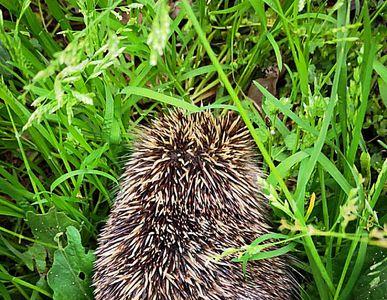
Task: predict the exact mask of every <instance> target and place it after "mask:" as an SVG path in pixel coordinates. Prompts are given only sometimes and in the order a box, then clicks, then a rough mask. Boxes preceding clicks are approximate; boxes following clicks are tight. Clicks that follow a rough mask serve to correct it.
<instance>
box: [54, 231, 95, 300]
mask: <svg viewBox="0 0 387 300" xmlns="http://www.w3.org/2000/svg"><path fill="white" fill-rule="evenodd" d="M66 235H67V242H68V244H67V246H66V247H65V248H64V249H59V250H56V251H55V254H54V263H53V265H52V268H51V269H50V271H49V272H48V274H47V278H48V285H49V286H50V287H51V288H52V290H53V291H54V299H55V300H69V299H77V300H85V299H93V293H92V289H91V276H92V270H93V262H94V254H93V253H92V252H91V251H90V250H89V251H88V252H85V248H84V247H83V246H82V241H81V235H80V234H79V232H78V230H77V229H76V228H75V227H74V226H69V227H68V228H67V231H66Z"/></svg>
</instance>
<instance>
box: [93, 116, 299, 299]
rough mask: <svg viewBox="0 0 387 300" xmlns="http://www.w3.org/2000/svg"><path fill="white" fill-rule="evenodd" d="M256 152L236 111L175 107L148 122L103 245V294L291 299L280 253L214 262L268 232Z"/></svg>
mask: <svg viewBox="0 0 387 300" xmlns="http://www.w3.org/2000/svg"><path fill="white" fill-rule="evenodd" d="M255 159H256V151H255V148H254V144H253V142H252V140H251V138H250V136H249V133H248V130H247V129H246V127H245V126H244V124H243V123H242V122H241V121H240V120H239V117H238V116H236V114H233V113H229V114H225V115H223V116H221V117H214V116H213V115H212V114H211V113H210V112H208V111H205V112H200V113H194V114H186V113H184V112H183V111H181V110H174V111H172V112H171V113H170V114H166V115H162V116H160V117H159V118H157V119H155V120H154V121H153V122H152V123H151V125H150V126H149V127H142V129H141V131H140V132H139V133H138V137H137V139H136V141H135V143H134V147H133V153H132V154H131V158H130V159H129V160H128V161H127V163H126V165H125V172H124V174H123V176H122V178H121V186H120V191H119V193H118V195H117V200H116V202H115V204H114V207H113V209H112V212H111V215H110V218H109V220H108V222H107V224H106V226H105V227H104V229H103V230H102V233H101V235H100V238H99V246H98V249H97V251H96V255H97V261H96V264H95V275H94V286H95V296H96V300H100V299H113V300H115V299H158V300H167V299H168V300H169V299H170V300H175V299H176V300H177V299H210V300H213V299H274V298H275V299H289V298H290V297H291V296H292V294H293V291H294V286H295V284H294V280H293V278H292V276H291V274H290V273H289V268H288V266H287V263H286V262H285V261H283V258H281V257H278V258H273V259H271V260H268V261H266V260H263V261H257V262H252V263H251V264H249V268H248V269H249V270H250V271H249V272H248V274H247V277H246V278H247V279H246V278H245V276H244V274H243V272H242V270H241V268H240V266H239V265H236V264H234V263H232V262H230V261H224V262H222V263H221V264H217V263H214V262H213V261H211V260H210V258H211V257H213V256H214V255H215V254H219V253H221V252H222V251H223V250H224V249H225V248H227V247H240V246H242V245H244V244H246V243H250V242H252V241H253V240H254V239H255V238H256V237H257V236H259V235H261V234H265V233H268V232H269V231H270V229H271V226H270V224H269V221H268V217H267V216H268V206H267V203H266V202H265V199H263V196H262V193H261V191H260V187H259V186H258V184H257V178H258V177H261V176H262V174H261V172H260V170H259V168H258V167H257V165H256V163H255Z"/></svg>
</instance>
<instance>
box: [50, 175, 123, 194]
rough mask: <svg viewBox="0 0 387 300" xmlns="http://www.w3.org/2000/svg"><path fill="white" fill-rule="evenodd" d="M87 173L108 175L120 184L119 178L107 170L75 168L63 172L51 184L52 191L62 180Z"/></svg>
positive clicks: (107, 176)
mask: <svg viewBox="0 0 387 300" xmlns="http://www.w3.org/2000/svg"><path fill="white" fill-rule="evenodd" d="M85 174H91V175H99V176H103V177H106V178H108V179H110V180H111V181H113V182H114V183H116V184H118V181H117V179H115V178H114V177H113V176H112V175H110V174H108V173H106V172H103V171H99V170H75V171H71V172H69V173H66V174H63V175H62V176H60V177H59V178H57V179H56V180H55V181H54V182H53V183H52V184H51V186H50V191H51V192H52V191H53V190H54V189H55V188H56V187H57V186H58V185H60V184H61V183H62V182H64V181H66V180H67V179H69V178H71V177H73V176H77V175H85Z"/></svg>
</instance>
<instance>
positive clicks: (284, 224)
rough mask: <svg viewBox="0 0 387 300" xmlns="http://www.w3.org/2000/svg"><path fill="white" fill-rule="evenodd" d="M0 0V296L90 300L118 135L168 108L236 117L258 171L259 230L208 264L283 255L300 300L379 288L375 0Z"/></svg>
mask: <svg viewBox="0 0 387 300" xmlns="http://www.w3.org/2000/svg"><path fill="white" fill-rule="evenodd" d="M0 5H1V15H0V76H1V79H0V259H1V260H0V262H1V263H0V295H1V296H2V298H3V299H6V300H9V299H49V298H54V299H92V288H91V287H90V283H91V275H92V264H93V260H94V256H93V250H94V249H95V248H96V237H97V234H98V232H99V230H100V228H101V225H102V224H103V223H104V221H105V220H106V218H107V215H108V213H109V209H110V207H111V205H112V202H113V201H114V189H115V187H116V186H117V179H118V178H119V175H120V173H121V170H122V166H123V161H124V157H125V154H126V153H128V151H130V145H131V142H132V139H133V136H132V132H134V129H136V128H138V125H139V124H143V123H146V122H147V121H148V120H151V119H152V118H154V117H155V116H156V115H157V114H158V113H159V112H160V111H163V110H164V111H165V110H168V109H171V108H173V107H180V108H183V109H185V110H186V111H188V112H195V111H200V110H204V109H211V110H212V111H214V113H217V114H220V113H224V112H225V111H226V110H235V111H237V112H238V113H239V114H240V116H241V118H242V119H243V121H244V122H245V124H246V126H247V127H248V129H249V131H250V133H251V136H252V137H253V139H254V141H255V142H256V144H257V148H258V150H259V153H260V155H261V156H262V161H263V165H262V168H263V169H264V172H265V173H267V174H269V175H268V177H267V179H266V180H264V181H263V182H261V183H260V184H262V186H263V187H264V189H265V193H266V194H267V196H268V198H269V201H270V204H271V206H272V208H273V220H274V222H275V224H276V228H278V231H277V233H273V234H269V235H265V236H261V237H259V238H258V239H257V240H255V241H254V242H253V243H252V244H251V245H246V246H245V247H243V248H241V249H228V250H227V251H225V253H223V255H222V257H223V259H234V261H238V262H240V263H241V268H245V267H246V265H248V263H249V261H251V260H257V259H269V258H270V257H273V256H276V255H283V254H285V253H290V254H291V255H292V256H293V257H295V258H296V262H295V265H294V268H295V269H296V270H298V271H299V272H300V273H301V274H302V278H300V283H301V287H302V289H301V293H302V294H301V296H302V298H303V299H386V294H387V273H386V267H387V258H386V251H385V248H386V247H387V241H386V238H387V226H386V225H385V224H386V222H387V215H386V209H387V205H386V201H387V197H386V193H385V192H386V178H387V162H386V155H385V154H386V150H387V145H386V143H387V142H386V135H387V131H386V123H387V121H386V120H387V119H386V105H387V68H386V66H385V64H386V60H387V56H386V44H385V40H386V27H385V25H384V24H385V22H386V2H384V1H376V0H370V1H337V2H334V1H303V0H299V1H289V0H284V1H279V0H270V1H266V0H264V1H262V0H249V1H247V0H241V1H228V0H224V1H203V0H198V1H191V2H188V1H187V0H184V1H182V2H179V1H157V2H153V1H149V0H139V1H138V2H132V1H121V0H120V1H113V0H99V1H98V0H41V1H38V0H23V1H19V0H0ZM268 69H274V70H276V71H275V72H276V73H275V74H277V75H276V76H274V77H269V76H267V72H266V70H268ZM270 78H271V79H270ZM265 82H266V83H268V84H266V85H265V84H264V83H265ZM270 86H271V88H269V87H270ZM273 86H274V89H273ZM249 89H253V90H254V89H255V96H251V95H249V96H250V97H248V94H249V93H248V90H249ZM273 244H276V245H277V248H276V250H271V251H266V248H268V247H269V246H271V245H273ZM230 253H233V254H234V256H233V258H232V257H228V255H229V254H230Z"/></svg>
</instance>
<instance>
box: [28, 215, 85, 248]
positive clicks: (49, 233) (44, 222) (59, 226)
mask: <svg viewBox="0 0 387 300" xmlns="http://www.w3.org/2000/svg"><path fill="white" fill-rule="evenodd" d="M26 221H27V224H28V225H29V226H30V228H31V231H32V234H33V235H34V237H35V238H36V239H37V240H38V241H41V242H45V243H49V244H53V243H55V241H54V238H55V236H56V235H57V234H58V233H64V232H65V231H66V228H67V227H68V226H75V227H77V228H79V224H78V223H77V222H75V221H74V220H72V219H70V218H69V217H68V216H66V214H65V213H63V212H57V211H56V210H55V209H50V210H49V212H48V213H45V214H36V213H34V212H32V211H29V212H27V220H26Z"/></svg>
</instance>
